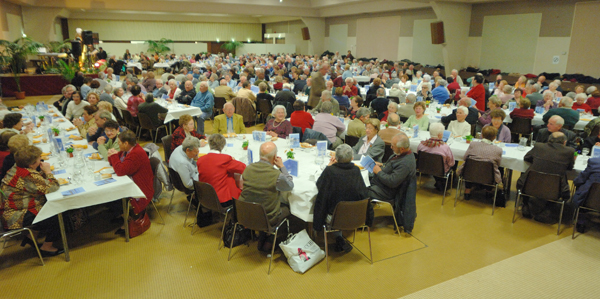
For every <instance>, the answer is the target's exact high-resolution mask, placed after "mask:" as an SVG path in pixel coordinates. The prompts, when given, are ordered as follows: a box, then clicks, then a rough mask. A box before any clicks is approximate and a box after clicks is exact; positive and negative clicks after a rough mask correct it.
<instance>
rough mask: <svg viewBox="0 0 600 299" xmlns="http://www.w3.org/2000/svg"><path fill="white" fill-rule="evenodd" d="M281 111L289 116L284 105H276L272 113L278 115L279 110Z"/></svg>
mask: <svg viewBox="0 0 600 299" xmlns="http://www.w3.org/2000/svg"><path fill="white" fill-rule="evenodd" d="M279 109H283V113H284V114H285V115H287V111H286V109H285V107H284V106H283V105H276V106H275V107H273V112H271V114H273V115H275V113H277V110H279Z"/></svg>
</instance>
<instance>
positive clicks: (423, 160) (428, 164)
mask: <svg viewBox="0 0 600 299" xmlns="http://www.w3.org/2000/svg"><path fill="white" fill-rule="evenodd" d="M417 169H418V170H419V172H421V173H424V174H430V175H434V176H438V177H443V176H444V175H445V172H446V171H445V169H444V156H442V155H438V154H432V153H428V152H423V151H421V152H419V158H418V159H417Z"/></svg>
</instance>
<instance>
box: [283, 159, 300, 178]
mask: <svg viewBox="0 0 600 299" xmlns="http://www.w3.org/2000/svg"><path fill="white" fill-rule="evenodd" d="M283 166H285V168H287V170H288V172H289V173H290V174H291V175H293V176H295V177H298V161H296V160H292V159H287V160H285V162H283Z"/></svg>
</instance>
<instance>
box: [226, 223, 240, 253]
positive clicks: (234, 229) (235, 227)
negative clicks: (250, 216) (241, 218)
mask: <svg viewBox="0 0 600 299" xmlns="http://www.w3.org/2000/svg"><path fill="white" fill-rule="evenodd" d="M237 225H238V224H237V222H236V223H235V225H234V226H233V236H231V242H230V243H229V255H228V256H227V261H228V262H229V260H230V259H231V248H233V240H235V231H236V229H237Z"/></svg>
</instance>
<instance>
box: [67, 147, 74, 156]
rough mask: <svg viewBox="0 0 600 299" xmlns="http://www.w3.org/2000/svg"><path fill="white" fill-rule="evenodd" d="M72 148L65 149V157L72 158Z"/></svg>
mask: <svg viewBox="0 0 600 299" xmlns="http://www.w3.org/2000/svg"><path fill="white" fill-rule="evenodd" d="M73 151H74V149H73V147H68V148H67V155H68V156H69V158H73Z"/></svg>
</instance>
